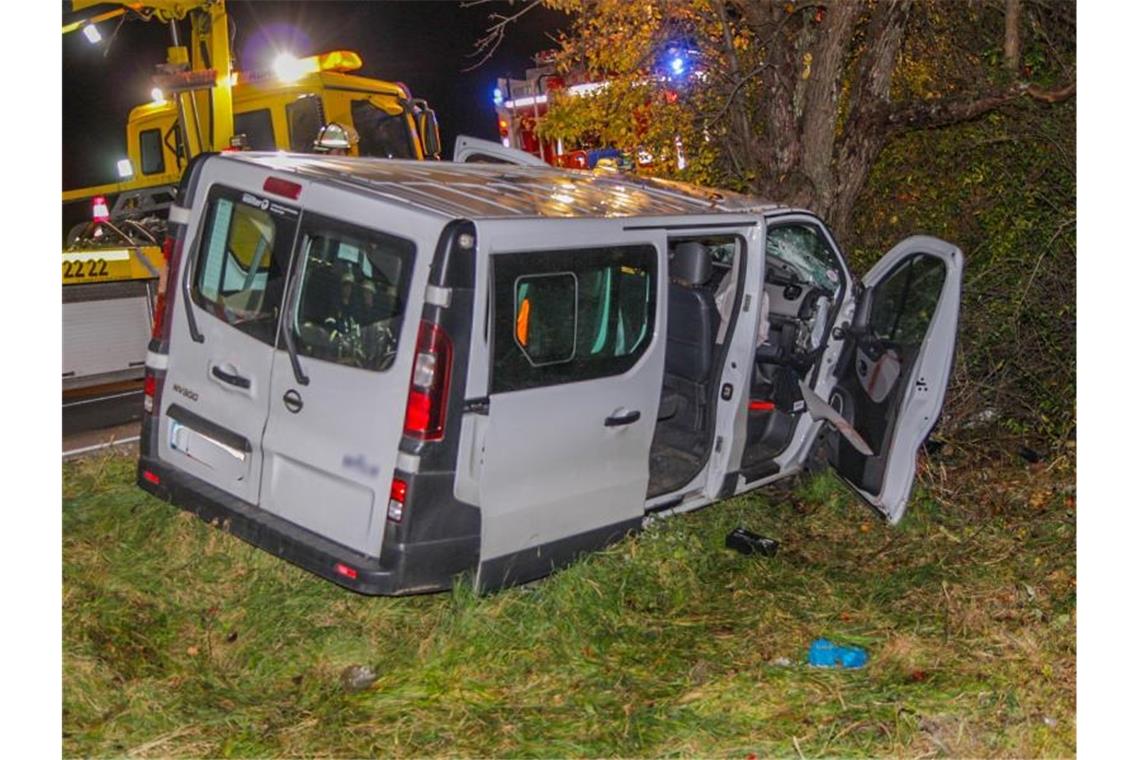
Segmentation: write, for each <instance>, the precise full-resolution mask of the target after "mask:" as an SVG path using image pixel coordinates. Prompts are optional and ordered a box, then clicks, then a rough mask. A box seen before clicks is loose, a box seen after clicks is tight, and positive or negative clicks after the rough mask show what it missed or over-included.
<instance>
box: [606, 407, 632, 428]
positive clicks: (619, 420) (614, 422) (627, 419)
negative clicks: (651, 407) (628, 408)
mask: <svg viewBox="0 0 1140 760" xmlns="http://www.w3.org/2000/svg"><path fill="white" fill-rule="evenodd" d="M640 419H641V412H639V411H636V410H634V411H632V412H626V413H625V414H616V413H615V414H611V415H610V416H609V417H606V427H620V426H622V425H632V424H633V423H635V422H637V421H638V420H640Z"/></svg>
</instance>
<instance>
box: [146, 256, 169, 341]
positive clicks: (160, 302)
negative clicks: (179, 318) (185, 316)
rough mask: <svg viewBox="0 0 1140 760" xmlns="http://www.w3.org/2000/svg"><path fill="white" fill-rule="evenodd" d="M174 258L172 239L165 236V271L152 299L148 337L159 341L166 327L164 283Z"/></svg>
mask: <svg viewBox="0 0 1140 760" xmlns="http://www.w3.org/2000/svg"><path fill="white" fill-rule="evenodd" d="M173 257H174V237H173V236H171V235H167V236H166V238H165V239H164V240H163V241H162V258H163V260H164V261H165V262H166V271H165V272H164V273H163V275H162V276H161V277H160V278H159V280H158V295H157V296H155V299H154V319H153V320H152V321H151V326H150V337H152V338H156V339H158V340H161V339H162V338H163V337H164V335H163V328H164V327H166V323H167V315H166V283H167V280H168V279H169V278H170V276H171V274H172V273H171V271H170V270H171V263H170V260H171V259H172V258H173Z"/></svg>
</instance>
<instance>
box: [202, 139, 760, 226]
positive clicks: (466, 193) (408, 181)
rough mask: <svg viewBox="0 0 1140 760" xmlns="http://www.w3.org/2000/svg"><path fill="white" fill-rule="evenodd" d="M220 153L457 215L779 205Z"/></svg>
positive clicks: (345, 160) (437, 168) (458, 168)
mask: <svg viewBox="0 0 1140 760" xmlns="http://www.w3.org/2000/svg"><path fill="white" fill-rule="evenodd" d="M220 158H221V159H222V160H227V161H240V162H243V163H251V164H256V165H258V166H261V167H263V168H265V169H270V170H272V171H273V172H274V173H283V174H293V175H296V176H298V177H300V178H304V179H306V180H310V181H316V182H321V183H326V184H333V185H337V186H341V187H346V186H347V187H348V188H350V189H353V190H356V191H361V192H365V193H369V194H373V195H376V196H378V197H384V198H389V199H395V200H398V201H402V202H404V203H407V204H410V205H412V206H415V207H417V208H420V209H424V210H427V211H432V212H435V213H438V214H440V215H443V216H446V217H452V218H457V219H489V218H503V217H559V218H565V217H630V216H683V215H701V214H718V213H720V214H723V213H734V212H736V213H743V212H752V213H757V212H761V213H762V212H764V211H769V210H771V209H775V208H779V206H778V205H777V204H775V203H772V202H770V201H765V200H761V199H759V198H755V197H753V196H749V195H742V194H740V193H734V192H731V191H728V190H712V189H709V188H704V187H698V186H697V185H689V184H685V183H681V182H671V181H667V180H662V179H656V178H646V177H633V176H630V175H627V174H618V173H602V172H586V171H573V170H568V169H557V168H555V167H546V166H515V165H511V164H481V163H463V164H457V163H453V162H450V161H404V160H394V159H382V158H350V157H346V156H315V155H310V154H286V153H225V154H222V156H220Z"/></svg>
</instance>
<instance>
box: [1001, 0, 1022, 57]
mask: <svg viewBox="0 0 1140 760" xmlns="http://www.w3.org/2000/svg"><path fill="white" fill-rule="evenodd" d="M1020 65H1021V0H1005V67H1006V69H1008V70H1009V71H1010V72H1011V73H1013V74H1017V70H1018V67H1019V66H1020Z"/></svg>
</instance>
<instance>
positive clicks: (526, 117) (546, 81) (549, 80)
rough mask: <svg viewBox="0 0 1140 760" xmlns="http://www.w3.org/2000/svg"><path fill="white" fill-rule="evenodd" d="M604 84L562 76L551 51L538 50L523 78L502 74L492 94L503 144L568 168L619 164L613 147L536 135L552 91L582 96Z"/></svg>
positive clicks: (622, 159)
mask: <svg viewBox="0 0 1140 760" xmlns="http://www.w3.org/2000/svg"><path fill="white" fill-rule="evenodd" d="M604 86H605V83H604V82H592V81H589V80H587V79H586V78H585V77H584V76H581V75H572V76H570V77H563V76H562V75H560V74H558V73H557V72H556V70H555V68H554V53H553V51H551V52H545V53H539V54H538V55H536V56H535V66H534V67H533V68H529V69H527V70H526V74H525V76H524V78H523V79H513V78H509V77H504V78H500V79H499V80H498V82H497V83H496V87H495V90H494V94H493V97H494V101H495V115H496V117H497V119H498V121H499V139H500V140H501V141H502V143H503V147H505V148H515V149H516V150H521V151H524V152H526V153H530V154H531V155H533V156H537V157H538V158H540V159H542V160H543V161H545V162H546V163H548V164H551V165H553V166H562V167H565V168H568V169H594V168H596V167H597V166H598V162H599V161H602V160H608V161H609V162H613V163H614V164H622V163H623V162H624V157H623V155H622V153H621V151H620V150H617V149H616V148H591V149H583V148H581V147H579V146H566V145H564V144H563V141H562V140H551V139H544V138H542V137H540V136H539V134H538V125H539V123H540V122H541V121H542V119H543V118H544V117H545V116H546V114H547V109H548V107H549V104H550V98H551V97H552V96H553V94H554V93H556V92H564V93H566V94H569V95H571V96H575V95H584V94H587V93H590V92H593V91H595V90H597V89H599V88H601V87H604Z"/></svg>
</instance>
